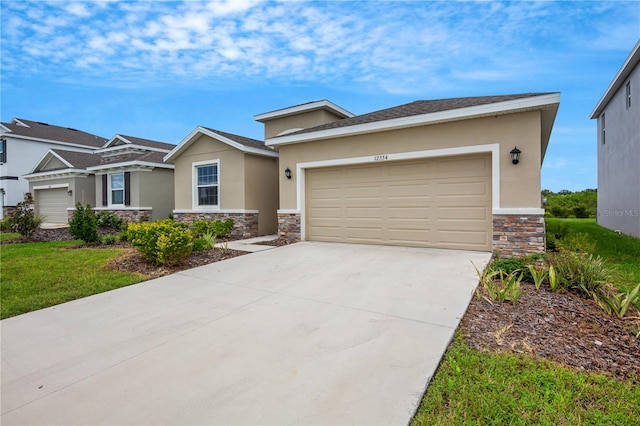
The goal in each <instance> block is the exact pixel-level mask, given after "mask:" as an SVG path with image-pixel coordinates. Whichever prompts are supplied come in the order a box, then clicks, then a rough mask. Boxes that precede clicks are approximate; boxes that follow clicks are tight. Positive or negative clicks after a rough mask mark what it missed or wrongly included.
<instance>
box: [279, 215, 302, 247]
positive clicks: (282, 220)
mask: <svg viewBox="0 0 640 426" xmlns="http://www.w3.org/2000/svg"><path fill="white" fill-rule="evenodd" d="M300 222H301V219H300V213H281V212H278V237H280V238H284V239H285V240H287V241H289V242H291V243H296V242H298V241H300V235H301V233H300Z"/></svg>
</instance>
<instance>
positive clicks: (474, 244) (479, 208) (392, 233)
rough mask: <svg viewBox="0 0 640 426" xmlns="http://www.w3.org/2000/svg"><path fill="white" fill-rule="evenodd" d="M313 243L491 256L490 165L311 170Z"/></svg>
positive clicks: (484, 161) (452, 160) (466, 162)
mask: <svg viewBox="0 0 640 426" xmlns="http://www.w3.org/2000/svg"><path fill="white" fill-rule="evenodd" d="M306 182H307V184H306V186H307V187H306V206H307V207H306V219H305V220H306V239H308V240H316V241H334V242H346V243H360V244H384V245H399V246H412V247H436V248H454V249H466V250H491V249H492V247H491V242H492V233H491V229H492V216H491V157H490V155H473V156H456V157H443V158H437V159H428V160H419V161H401V162H381V163H369V164H365V165H355V166H341V167H331V168H318V169H308V170H307V171H306Z"/></svg>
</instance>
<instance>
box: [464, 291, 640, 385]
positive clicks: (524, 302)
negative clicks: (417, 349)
mask: <svg viewBox="0 0 640 426" xmlns="http://www.w3.org/2000/svg"><path fill="white" fill-rule="evenodd" d="M523 289H524V290H525V294H524V295H523V296H522V297H521V298H520V299H519V300H518V303H517V304H516V305H513V304H511V303H500V302H490V301H489V298H488V297H487V293H486V291H485V289H484V288H482V287H481V286H480V287H478V294H477V295H476V296H474V297H473V299H472V301H471V304H470V305H469V308H468V310H467V313H466V315H465V316H464V318H463V319H462V322H461V331H462V333H463V335H464V336H465V341H466V343H467V344H468V345H469V346H471V347H473V348H476V349H479V350H488V351H492V352H512V353H528V354H530V355H532V356H534V357H535V356H538V357H542V358H546V359H549V360H552V361H556V362H559V363H561V364H564V365H566V366H569V367H572V368H575V369H577V370H579V371H590V372H600V373H602V372H604V373H611V374H613V375H615V376H616V377H618V378H620V379H631V380H633V381H634V382H636V383H640V338H638V337H636V336H635V333H637V332H638V330H640V328H639V327H640V325H639V324H640V316H639V315H640V314H639V313H638V311H637V310H636V309H635V308H633V307H632V308H630V310H629V312H628V313H627V318H626V319H620V318H618V317H615V316H611V315H608V314H606V313H604V312H603V311H602V309H601V308H600V307H599V306H598V305H597V304H596V303H595V302H594V301H593V300H589V299H583V298H580V297H579V296H576V295H574V294H572V293H554V292H551V291H550V290H548V289H547V290H546V289H545V288H544V287H542V288H540V290H536V289H535V287H534V286H533V285H529V284H523Z"/></svg>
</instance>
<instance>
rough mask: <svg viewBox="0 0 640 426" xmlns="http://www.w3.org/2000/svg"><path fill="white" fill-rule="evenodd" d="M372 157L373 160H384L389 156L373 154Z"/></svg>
mask: <svg viewBox="0 0 640 426" xmlns="http://www.w3.org/2000/svg"><path fill="white" fill-rule="evenodd" d="M373 159H374V160H375V161H384V160H388V159H389V158H388V157H387V154H380V155H375V156H374V157H373Z"/></svg>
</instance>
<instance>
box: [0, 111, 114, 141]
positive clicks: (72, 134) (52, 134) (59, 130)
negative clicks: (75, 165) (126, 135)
mask: <svg viewBox="0 0 640 426" xmlns="http://www.w3.org/2000/svg"><path fill="white" fill-rule="evenodd" d="M17 120H19V121H20V122H21V123H24V124H26V125H27V126H29V127H25V126H21V125H19V124H14V123H2V125H3V126H5V127H6V128H8V129H9V130H11V132H10V133H5V134H6V135H11V134H15V135H20V136H25V137H30V138H35V139H47V140H52V141H58V142H67V143H72V144H77V145H84V146H88V147H93V148H100V147H102V146H103V145H104V144H105V143H106V142H107V139H105V138H103V137H102V136H97V135H93V134H91V133H87V132H83V131H81V130H76V129H72V128H68V127H61V126H54V125H53V124H46V123H40V122H37V121H31V120H24V119H22V118H18V119H17Z"/></svg>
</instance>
